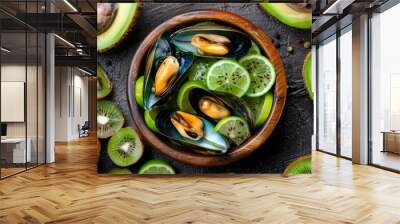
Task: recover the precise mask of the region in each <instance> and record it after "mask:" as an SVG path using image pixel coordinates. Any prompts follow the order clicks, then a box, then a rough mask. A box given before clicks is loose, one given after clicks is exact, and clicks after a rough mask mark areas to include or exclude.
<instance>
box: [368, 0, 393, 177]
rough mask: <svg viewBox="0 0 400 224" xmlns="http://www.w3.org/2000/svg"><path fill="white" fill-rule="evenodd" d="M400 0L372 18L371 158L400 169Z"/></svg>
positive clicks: (373, 161)
mask: <svg viewBox="0 0 400 224" xmlns="http://www.w3.org/2000/svg"><path fill="white" fill-rule="evenodd" d="M399 21H400V4H398V5H396V6H394V7H392V8H390V9H388V10H386V11H384V12H382V13H379V14H375V15H373V17H372V18H371V34H372V36H371V79H370V82H371V84H370V85H371V97H370V104H371V105H370V108H371V111H370V120H371V125H370V128H371V129H370V138H371V142H372V144H371V155H370V156H371V162H372V164H374V165H378V166H382V167H386V168H389V169H393V170H397V171H400V100H399V96H400V66H399V59H398V58H399V56H398V54H399V52H400V45H399V42H398V41H399V39H400V32H399V31H398V29H395V28H394V27H398V22H399Z"/></svg>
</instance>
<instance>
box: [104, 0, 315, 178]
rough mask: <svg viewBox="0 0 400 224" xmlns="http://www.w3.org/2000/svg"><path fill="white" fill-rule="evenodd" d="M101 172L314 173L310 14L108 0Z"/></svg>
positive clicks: (294, 9)
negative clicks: (312, 159)
mask: <svg viewBox="0 0 400 224" xmlns="http://www.w3.org/2000/svg"><path fill="white" fill-rule="evenodd" d="M97 27H98V33H97V50H98V52H99V53H98V67H97V99H98V101H97V136H98V139H99V147H98V149H99V150H98V152H99V161H98V171H99V173H110V174H205V173H283V174H284V175H285V176H287V175H289V174H298V173H311V156H310V154H311V136H312V133H313V90H312V89H313V88H312V79H311V54H310V53H309V52H310V48H311V43H310V41H311V9H310V6H309V5H307V4H285V3H260V4H258V3H246V4H243V3H218V4H212V5H210V4H205V3H198V4H186V3H179V4H165V3H164V4H162V3H142V4H137V3H98V4H97Z"/></svg>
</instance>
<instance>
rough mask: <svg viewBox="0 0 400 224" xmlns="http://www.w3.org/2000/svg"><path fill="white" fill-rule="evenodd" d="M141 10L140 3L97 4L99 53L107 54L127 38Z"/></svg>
mask: <svg viewBox="0 0 400 224" xmlns="http://www.w3.org/2000/svg"><path fill="white" fill-rule="evenodd" d="M140 8H141V5H140V4H139V3H97V51H98V52H106V51H108V50H110V49H112V48H114V47H115V46H117V45H118V44H119V43H120V42H122V41H123V40H124V39H125V38H126V36H127V35H128V33H129V32H130V31H131V30H132V28H133V26H134V25H135V24H136V18H137V16H138V14H139V11H140Z"/></svg>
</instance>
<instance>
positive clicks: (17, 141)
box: [1, 138, 32, 163]
mask: <svg viewBox="0 0 400 224" xmlns="http://www.w3.org/2000/svg"><path fill="white" fill-rule="evenodd" d="M26 142H27V143H28V144H27V146H28V147H26V152H25V138H5V139H1V144H2V145H7V146H8V145H14V148H13V163H26V162H31V160H32V153H31V146H32V140H31V139H30V138H27V139H26Z"/></svg>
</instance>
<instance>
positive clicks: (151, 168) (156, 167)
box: [139, 159, 175, 174]
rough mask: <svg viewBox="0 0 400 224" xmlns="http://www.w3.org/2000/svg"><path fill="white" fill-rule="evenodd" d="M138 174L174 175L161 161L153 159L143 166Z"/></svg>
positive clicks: (168, 166) (171, 169)
mask: <svg viewBox="0 0 400 224" xmlns="http://www.w3.org/2000/svg"><path fill="white" fill-rule="evenodd" d="M139 174H175V171H174V169H173V168H172V167H171V166H170V165H168V164H167V163H166V162H164V161H163V160H158V159H154V160H150V161H147V162H146V163H145V164H143V166H142V167H140V169H139Z"/></svg>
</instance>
